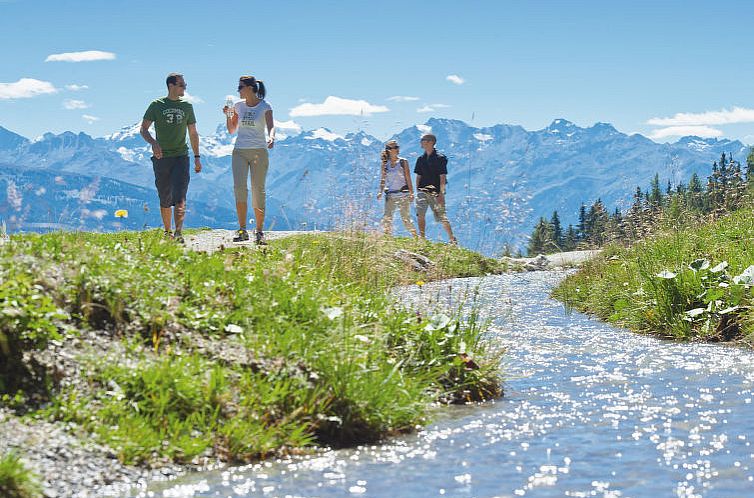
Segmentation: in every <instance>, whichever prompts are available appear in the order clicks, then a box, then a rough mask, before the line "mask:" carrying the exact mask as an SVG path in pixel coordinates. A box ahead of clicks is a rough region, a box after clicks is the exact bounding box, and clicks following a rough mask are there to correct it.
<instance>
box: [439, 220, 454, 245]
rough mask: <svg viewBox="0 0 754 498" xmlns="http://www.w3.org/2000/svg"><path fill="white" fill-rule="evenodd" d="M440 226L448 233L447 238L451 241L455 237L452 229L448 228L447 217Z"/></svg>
mask: <svg viewBox="0 0 754 498" xmlns="http://www.w3.org/2000/svg"><path fill="white" fill-rule="evenodd" d="M442 226H443V228H444V229H445V232H446V233H447V234H448V240H449V241H450V242H453V241H454V240H455V239H456V238H455V237H454V236H453V229H452V228H450V222H449V221H448V219H447V218H446V219H445V221H443V222H442Z"/></svg>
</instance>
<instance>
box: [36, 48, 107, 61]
mask: <svg viewBox="0 0 754 498" xmlns="http://www.w3.org/2000/svg"><path fill="white" fill-rule="evenodd" d="M113 59H115V54H114V53H112V52H103V51H101V50H85V51H83V52H65V53H62V54H50V55H48V56H47V58H46V59H45V62H91V61H111V60H113Z"/></svg>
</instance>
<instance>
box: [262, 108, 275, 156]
mask: <svg viewBox="0 0 754 498" xmlns="http://www.w3.org/2000/svg"><path fill="white" fill-rule="evenodd" d="M264 119H265V121H266V122H267V148H268V149H271V148H273V147H274V146H275V119H273V117H272V109H267V112H265V113H264Z"/></svg>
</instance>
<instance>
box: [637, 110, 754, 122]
mask: <svg viewBox="0 0 754 498" xmlns="http://www.w3.org/2000/svg"><path fill="white" fill-rule="evenodd" d="M733 123H754V109H747V108H745V107H734V108H733V109H730V110H728V109H723V110H721V111H707V112H700V113H691V112H679V113H678V114H676V115H674V116H673V117H670V118H652V119H650V120H649V121H647V124H650V125H654V126H697V125H715V126H718V125H725V124H733Z"/></svg>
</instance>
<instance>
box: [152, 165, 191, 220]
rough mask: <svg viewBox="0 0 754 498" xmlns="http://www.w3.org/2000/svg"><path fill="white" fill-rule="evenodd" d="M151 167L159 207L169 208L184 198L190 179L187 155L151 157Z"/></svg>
mask: <svg viewBox="0 0 754 498" xmlns="http://www.w3.org/2000/svg"><path fill="white" fill-rule="evenodd" d="M152 169H154V185H155V187H157V195H159V196H160V207H163V208H169V207H171V206H175V205H176V204H180V203H182V202H183V201H185V200H186V192H188V185H189V180H190V175H189V157H188V156H177V157H163V158H162V159H155V158H154V157H152Z"/></svg>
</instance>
